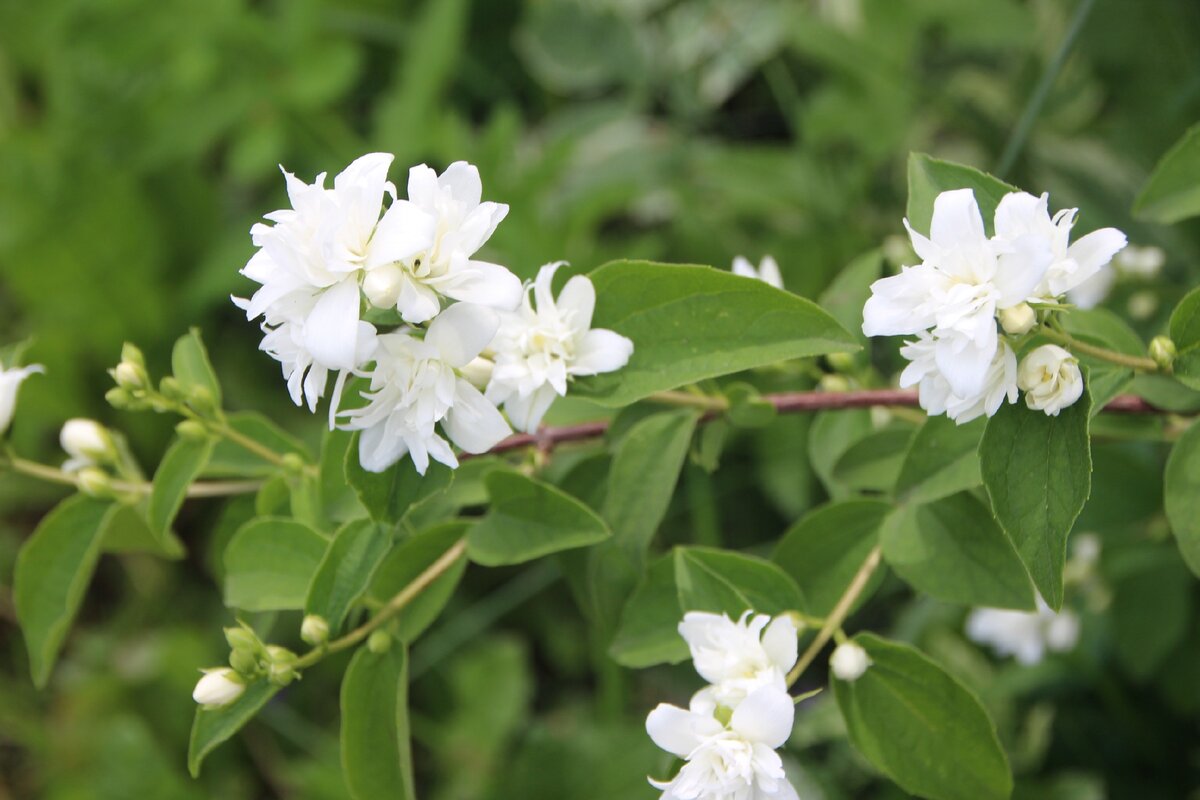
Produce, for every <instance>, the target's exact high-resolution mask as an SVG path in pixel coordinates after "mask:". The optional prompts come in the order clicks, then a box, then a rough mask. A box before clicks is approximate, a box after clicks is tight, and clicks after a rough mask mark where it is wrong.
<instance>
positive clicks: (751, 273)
mask: <svg viewBox="0 0 1200 800" xmlns="http://www.w3.org/2000/svg"><path fill="white" fill-rule="evenodd" d="M733 274H734V275H741V276H742V277H743V278H754V280H756V281H762V282H763V283H765V284H768V285H769V286H774V287H775V288H776V289H782V288H783V274H782V273H781V272H780V271H779V264H777V263H775V259H774V258H772V257H771V256H763V258H762V261H760V262H758V268H757V269H755V267H754V265H753V264H751V263H750V262H749V260H747V259H746V257H745V256H735V257H734V259H733Z"/></svg>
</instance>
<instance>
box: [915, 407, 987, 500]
mask: <svg viewBox="0 0 1200 800" xmlns="http://www.w3.org/2000/svg"><path fill="white" fill-rule="evenodd" d="M983 428H984V420H982V419H978V420H974V421H973V422H969V423H967V424H966V425H956V424H955V423H954V421H953V420H951V419H950V418H949V417H930V418H929V419H927V420H925V424H924V425H922V426H921V427H920V429H919V430H918V431H917V435H916V436H915V437H914V438H913V440H912V445H911V446H910V447H909V448H908V453H907V454H906V455H905V457H904V465H903V466H902V467H901V468H900V477H899V478H897V479H896V499H897V500H900V501H902V502H909V503H928V502H930V501H931V500H938V499H940V498H942V497H949V496H950V495H952V494H955V493H957V492H961V491H964V490H966V489H974V488H975V487H976V486H979V485H980V484H981V483H983V476H982V475H981V474H980V472H979V441H980V439H982V438H983Z"/></svg>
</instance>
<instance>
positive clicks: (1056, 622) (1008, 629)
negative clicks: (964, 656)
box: [967, 597, 1079, 665]
mask: <svg viewBox="0 0 1200 800" xmlns="http://www.w3.org/2000/svg"><path fill="white" fill-rule="evenodd" d="M967 636H968V637H969V638H970V639H971V640H972V641H974V642H978V643H979V644H986V645H989V646H990V647H991V648H992V650H993V651H995V653H996V655H998V656H1012V657H1014V658H1016V660H1017V661H1018V662H1019V663H1021V664H1026V665H1028V664H1036V663H1038V662H1039V661H1041V660H1042V658H1043V657H1044V656H1045V654H1046V652H1047V651H1050V652H1054V653H1065V652H1067V651H1069V650H1072V649H1074V648H1075V644H1076V643H1077V642H1078V641H1079V617H1078V616H1076V615H1075V612H1073V611H1071V610H1070V609H1063V610H1062V611H1059V612H1057V613H1055V611H1054V610H1053V609H1051V608H1050V606H1048V605H1046V601H1045V600H1043V599H1042V598H1041V597H1038V599H1037V611H1013V610H1011V609H1005V608H977V609H975V610H974V611H972V612H971V614H970V616H968V617H967Z"/></svg>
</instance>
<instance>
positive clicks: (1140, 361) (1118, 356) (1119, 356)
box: [1041, 328, 1162, 372]
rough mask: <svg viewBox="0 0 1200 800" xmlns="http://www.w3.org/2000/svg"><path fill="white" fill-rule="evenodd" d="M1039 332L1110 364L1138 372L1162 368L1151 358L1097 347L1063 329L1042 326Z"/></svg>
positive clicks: (1157, 370)
mask: <svg viewBox="0 0 1200 800" xmlns="http://www.w3.org/2000/svg"><path fill="white" fill-rule="evenodd" d="M1041 334H1042V335H1043V336H1045V337H1046V338H1047V339H1049V340H1051V341H1053V342H1058V343H1059V344H1061V345H1065V346H1067V347H1069V348H1070V349H1071V350H1073V351H1075V352H1079V353H1086V354H1087V355H1089V356H1093V357H1095V358H1099V359H1101V360H1103V361H1107V362H1109V363H1110V364H1117V365H1119V366H1122V367H1129V368H1130V369H1136V370H1138V371H1140V372H1162V369H1161V368H1160V367H1159V365H1158V364H1156V363H1155V362H1154V361H1153V359H1149V358H1145V357H1142V356H1131V355H1129V354H1127V353H1118V352H1117V351H1116V350H1109V349H1108V348H1106V347H1097V346H1096V345H1093V344H1088V343H1087V342H1081V341H1079V340H1078V339H1076V338H1075V337H1073V336H1071V334H1069V333H1067V332H1066V331H1063V330H1056V329H1053V328H1043V329H1042V331H1041Z"/></svg>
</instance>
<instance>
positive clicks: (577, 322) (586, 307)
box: [557, 275, 596, 333]
mask: <svg viewBox="0 0 1200 800" xmlns="http://www.w3.org/2000/svg"><path fill="white" fill-rule="evenodd" d="M557 305H558V311H559V313H560V314H562V315H563V316H564V317H565V316H566V315H567V314H570V315H571V330H573V331H577V332H579V333H582V332H583V331H586V330H587V329H588V328H590V327H592V312H593V311H594V310H595V308H596V287H595V286H593V285H592V279H591V278H589V277H588V276H586V275H574V276H572V277H571V279H570V280H568V281H567V285H566V286H564V287H563V288H562V291H561V292H559V293H558V302H557Z"/></svg>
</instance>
